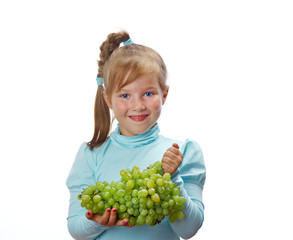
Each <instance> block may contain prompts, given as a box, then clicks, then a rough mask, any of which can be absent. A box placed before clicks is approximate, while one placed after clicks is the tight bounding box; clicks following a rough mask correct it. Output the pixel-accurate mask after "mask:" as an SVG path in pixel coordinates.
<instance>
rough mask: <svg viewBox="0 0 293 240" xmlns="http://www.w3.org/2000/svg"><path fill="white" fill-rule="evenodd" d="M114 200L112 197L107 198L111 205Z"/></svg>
mask: <svg viewBox="0 0 293 240" xmlns="http://www.w3.org/2000/svg"><path fill="white" fill-rule="evenodd" d="M114 202H115V200H114V199H113V198H109V199H108V204H110V205H111V206H112V205H113V204H114Z"/></svg>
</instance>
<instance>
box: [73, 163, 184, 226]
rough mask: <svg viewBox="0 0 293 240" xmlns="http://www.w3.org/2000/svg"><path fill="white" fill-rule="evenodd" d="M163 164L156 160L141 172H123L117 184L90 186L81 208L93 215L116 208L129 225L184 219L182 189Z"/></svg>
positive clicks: (100, 183) (98, 183) (136, 167)
mask: <svg viewBox="0 0 293 240" xmlns="http://www.w3.org/2000/svg"><path fill="white" fill-rule="evenodd" d="M161 166H162V162H161V161H157V162H155V163H154V164H151V165H150V166H149V167H148V168H147V169H145V170H143V171H140V169H139V167H138V166H134V167H133V168H132V169H123V170H121V171H120V175H121V180H120V181H118V182H114V181H113V182H111V183H108V182H101V181H98V182H96V184H95V185H89V186H88V187H87V188H85V189H84V190H83V191H82V193H81V194H79V195H78V199H79V200H81V206H82V207H85V208H86V209H87V210H91V211H92V212H93V213H98V214H104V212H105V210H106V209H108V208H110V209H112V208H116V209H117V213H118V215H117V217H118V218H119V219H125V218H128V219H129V222H128V224H129V225H136V226H140V225H142V224H143V223H146V224H149V225H150V226H153V225H155V224H157V223H160V222H161V221H162V220H163V219H164V218H165V216H169V221H170V222H171V223H173V222H175V220H176V219H177V218H178V219H183V217H184V215H183V212H182V211H181V210H182V209H183V204H184V202H185V198H184V197H182V196H180V188H179V187H177V186H176V185H175V184H174V183H173V182H172V180H171V175H170V174H169V173H165V174H164V173H163V170H162V168H161Z"/></svg>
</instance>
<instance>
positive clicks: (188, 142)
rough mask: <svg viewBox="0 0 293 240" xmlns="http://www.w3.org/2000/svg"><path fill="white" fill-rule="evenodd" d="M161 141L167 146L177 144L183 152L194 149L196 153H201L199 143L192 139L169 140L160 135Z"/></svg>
mask: <svg viewBox="0 0 293 240" xmlns="http://www.w3.org/2000/svg"><path fill="white" fill-rule="evenodd" d="M160 138H161V141H162V142H165V143H167V144H169V145H170V144H171V145H172V144H173V143H177V144H178V145H179V148H180V150H181V151H185V150H187V149H194V150H196V151H201V147H200V145H199V143H198V142H197V141H196V140H194V139H191V138H186V139H185V140H176V139H174V138H169V137H166V136H163V135H160Z"/></svg>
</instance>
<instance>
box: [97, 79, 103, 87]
mask: <svg viewBox="0 0 293 240" xmlns="http://www.w3.org/2000/svg"><path fill="white" fill-rule="evenodd" d="M96 81H97V84H98V86H100V85H103V83H104V81H103V78H101V77H97V78H96Z"/></svg>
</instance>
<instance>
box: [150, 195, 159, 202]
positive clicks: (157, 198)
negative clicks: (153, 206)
mask: <svg viewBox="0 0 293 240" xmlns="http://www.w3.org/2000/svg"><path fill="white" fill-rule="evenodd" d="M151 198H152V200H153V201H154V202H160V197H159V195H158V194H157V193H155V194H154V195H152V197H151Z"/></svg>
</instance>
